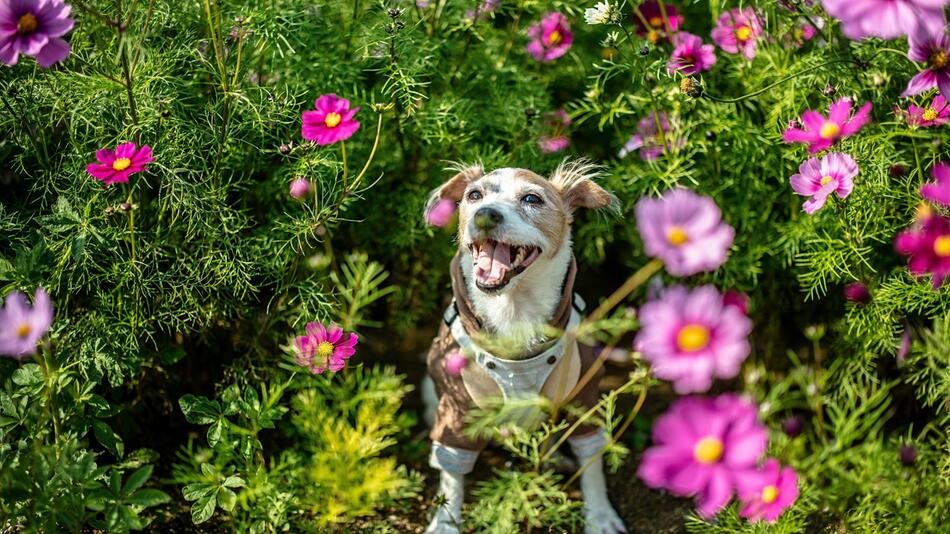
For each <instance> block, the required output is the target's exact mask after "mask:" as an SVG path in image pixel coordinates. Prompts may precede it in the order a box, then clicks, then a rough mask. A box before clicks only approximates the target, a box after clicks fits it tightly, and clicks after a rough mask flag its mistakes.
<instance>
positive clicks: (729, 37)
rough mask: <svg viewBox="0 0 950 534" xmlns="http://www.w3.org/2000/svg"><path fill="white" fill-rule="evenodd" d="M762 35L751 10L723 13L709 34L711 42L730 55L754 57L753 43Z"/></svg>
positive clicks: (756, 18)
mask: <svg viewBox="0 0 950 534" xmlns="http://www.w3.org/2000/svg"><path fill="white" fill-rule="evenodd" d="M761 34H762V24H761V23H760V22H759V16H758V15H756V13H755V10H753V9H751V8H745V9H739V8H734V9H730V10H729V11H727V12H725V13H723V14H722V15H720V16H719V20H718V21H716V27H715V28H713V31H712V33H711V35H712V38H713V41H714V42H715V43H716V44H717V45H719V48H722V49H723V50H725V51H726V52H729V53H730V54H739V53H741V54H742V55H744V56H745V57H746V58H748V59H752V58H754V57H755V41H756V38H757V37H758V36H759V35H761Z"/></svg>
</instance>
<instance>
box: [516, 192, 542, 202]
mask: <svg viewBox="0 0 950 534" xmlns="http://www.w3.org/2000/svg"><path fill="white" fill-rule="evenodd" d="M521 201H522V202H524V203H525V204H535V205H539V204H544V200H541V197H540V196H538V195H535V194H534V193H528V194H527V195H525V196H523V197H521Z"/></svg>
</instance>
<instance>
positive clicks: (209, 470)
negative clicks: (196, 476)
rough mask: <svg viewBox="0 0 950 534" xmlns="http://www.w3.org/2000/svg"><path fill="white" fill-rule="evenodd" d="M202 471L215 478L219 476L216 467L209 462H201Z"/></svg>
mask: <svg viewBox="0 0 950 534" xmlns="http://www.w3.org/2000/svg"><path fill="white" fill-rule="evenodd" d="M201 472H202V473H204V475H205V476H209V477H213V478H217V477H218V473H217V471H215V470H214V467H212V466H211V464H209V463H203V464H201Z"/></svg>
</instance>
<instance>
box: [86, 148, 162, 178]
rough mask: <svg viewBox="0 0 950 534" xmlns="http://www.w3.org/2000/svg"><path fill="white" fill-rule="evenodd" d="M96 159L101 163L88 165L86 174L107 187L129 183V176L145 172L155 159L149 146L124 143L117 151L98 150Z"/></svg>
mask: <svg viewBox="0 0 950 534" xmlns="http://www.w3.org/2000/svg"><path fill="white" fill-rule="evenodd" d="M96 159H97V160H99V163H90V164H89V165H86V172H88V173H89V174H90V175H92V177H93V178H95V179H96V180H100V181H101V182H103V183H104V184H105V185H112V184H117V183H125V182H128V181H129V175H131V174H135V173H137V172H142V171H144V170H145V167H146V165H147V164H149V163H151V162H152V161H154V159H155V158H153V157H152V149H151V148H150V147H149V146H148V145H142V148H137V147H136V146H135V143H122V144H121V145H119V146H117V147H115V150H109V149H106V148H104V149H102V150H97V151H96Z"/></svg>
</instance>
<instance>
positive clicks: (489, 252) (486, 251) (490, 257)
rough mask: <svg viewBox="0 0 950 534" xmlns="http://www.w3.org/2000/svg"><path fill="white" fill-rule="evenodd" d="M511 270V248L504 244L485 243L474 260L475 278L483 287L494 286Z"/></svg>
mask: <svg viewBox="0 0 950 534" xmlns="http://www.w3.org/2000/svg"><path fill="white" fill-rule="evenodd" d="M510 270H511V248H510V247H509V246H508V245H507V244H505V243H491V242H488V243H485V244H483V245H482V246H481V248H480V249H479V251H478V257H476V258H475V276H477V277H478V281H479V282H481V283H482V284H484V285H496V284H498V283H499V282H501V281H502V280H503V279H504V278H505V273H507V272H508V271H510Z"/></svg>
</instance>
